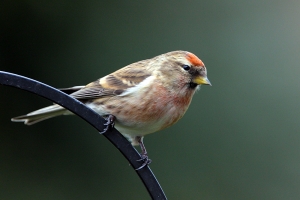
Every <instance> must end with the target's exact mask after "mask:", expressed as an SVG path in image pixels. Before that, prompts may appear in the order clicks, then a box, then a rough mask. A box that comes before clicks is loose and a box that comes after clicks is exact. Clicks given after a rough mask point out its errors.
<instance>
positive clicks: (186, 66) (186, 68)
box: [182, 65, 191, 71]
mask: <svg viewBox="0 0 300 200" xmlns="http://www.w3.org/2000/svg"><path fill="white" fill-rule="evenodd" d="M182 68H183V69H184V70H185V71H188V70H190V69H191V67H190V66H188V65H182Z"/></svg>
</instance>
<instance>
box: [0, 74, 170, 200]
mask: <svg viewBox="0 0 300 200" xmlns="http://www.w3.org/2000/svg"><path fill="white" fill-rule="evenodd" d="M0 84H1V85H7V86H12V87H16V88H19V89H22V90H26V91H29V92H32V93H34V94H37V95H39V96H41V97H44V98H46V99H49V100H50V101H53V102H55V103H57V104H59V105H61V106H63V107H65V108H66V109H68V110H70V111H71V112H72V113H74V114H76V115H78V116H79V117H81V118H82V119H84V120H85V121H86V122H88V123H89V124H90V125H92V126H93V127H94V128H96V129H97V130H98V131H99V132H101V131H103V129H104V128H105V125H104V123H105V120H104V119H103V118H102V117H101V116H100V115H98V114H97V113H96V112H94V111H93V110H91V109H89V108H88V107H86V106H85V105H84V104H83V103H81V102H80V101H78V100H76V99H74V98H72V97H70V96H69V95H67V94H65V93H63V92H61V91H60V90H58V89H56V88H54V87H51V86H49V85H46V84H44V83H41V82H38V81H36V80H33V79H30V78H27V77H24V76H20V75H17V74H12V73H9V72H4V71H0ZM103 135H104V136H105V137H106V138H107V139H108V140H109V141H110V142H111V143H113V145H114V146H115V147H116V148H117V149H118V150H119V151H120V152H121V153H122V154H123V156H125V158H126V159H127V160H128V161H129V163H130V165H131V166H132V167H133V169H137V168H138V167H139V166H140V165H141V162H138V161H137V160H139V159H140V158H141V157H140V155H139V153H138V152H137V151H136V149H135V148H134V147H133V146H132V145H131V144H130V143H129V142H128V140H127V139H126V138H124V137H123V135H121V134H120V133H119V132H118V131H117V130H116V129H110V130H109V131H107V132H106V133H104V134H103ZM135 171H136V173H137V174H138V176H139V177H140V179H141V180H142V182H143V183H144V185H145V187H146V188H147V190H148V192H149V194H150V196H151V197H152V199H157V200H158V199H159V200H160V199H167V197H166V196H165V194H164V192H163V190H162V188H161V186H160V185H159V183H158V181H157V179H156V178H155V176H154V174H153V173H152V171H151V169H150V168H149V166H146V167H144V168H142V169H140V170H135Z"/></svg>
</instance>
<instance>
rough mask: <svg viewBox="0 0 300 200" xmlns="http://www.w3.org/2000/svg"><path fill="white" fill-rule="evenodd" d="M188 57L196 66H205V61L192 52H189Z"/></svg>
mask: <svg viewBox="0 0 300 200" xmlns="http://www.w3.org/2000/svg"><path fill="white" fill-rule="evenodd" d="M187 59H188V61H190V63H191V64H192V65H194V66H204V63H203V62H202V61H201V60H200V59H199V58H198V57H197V56H196V55H194V54H192V53H187Z"/></svg>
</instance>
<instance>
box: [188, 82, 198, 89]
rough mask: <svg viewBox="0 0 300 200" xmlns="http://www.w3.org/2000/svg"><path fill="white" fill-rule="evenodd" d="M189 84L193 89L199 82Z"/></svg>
mask: <svg viewBox="0 0 300 200" xmlns="http://www.w3.org/2000/svg"><path fill="white" fill-rule="evenodd" d="M189 86H190V88H191V89H195V88H196V87H197V84H196V83H193V82H190V85H189Z"/></svg>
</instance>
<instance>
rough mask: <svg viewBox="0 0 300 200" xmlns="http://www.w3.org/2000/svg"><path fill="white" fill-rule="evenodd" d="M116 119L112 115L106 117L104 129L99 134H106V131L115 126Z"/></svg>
mask: <svg viewBox="0 0 300 200" xmlns="http://www.w3.org/2000/svg"><path fill="white" fill-rule="evenodd" d="M115 120H116V117H115V116H113V115H108V116H107V118H106V123H105V124H104V125H105V126H106V127H105V128H104V130H103V131H102V132H100V134H103V133H106V132H107V131H108V129H110V128H113V127H114V126H115Z"/></svg>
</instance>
